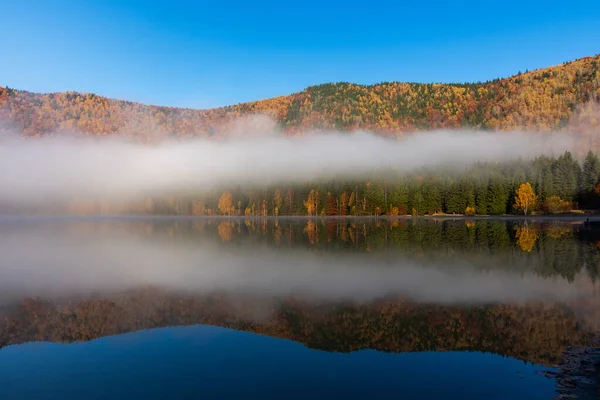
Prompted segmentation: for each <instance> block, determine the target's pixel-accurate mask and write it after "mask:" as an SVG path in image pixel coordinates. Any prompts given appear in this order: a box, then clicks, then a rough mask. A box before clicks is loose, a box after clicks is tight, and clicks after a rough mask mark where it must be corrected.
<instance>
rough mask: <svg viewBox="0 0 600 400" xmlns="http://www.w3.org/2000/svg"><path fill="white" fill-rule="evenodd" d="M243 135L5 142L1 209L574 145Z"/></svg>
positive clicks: (348, 174) (480, 136)
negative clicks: (153, 140) (132, 140)
mask: <svg viewBox="0 0 600 400" xmlns="http://www.w3.org/2000/svg"><path fill="white" fill-rule="evenodd" d="M236 129H237V130H236V131H235V132H234V133H235V134H232V135H231V136H230V137H226V138H218V139H217V138H209V139H200V138H198V139H192V140H187V141H165V142H161V143H157V144H153V145H140V144H133V143H128V142H125V141H123V140H120V139H118V138H105V137H103V138H73V137H69V138H67V137H61V136H53V137H48V138H39V139H24V138H15V137H8V138H7V137H5V138H2V139H1V140H0V187H1V188H2V190H0V202H2V203H3V204H7V203H8V204H11V203H12V204H24V203H39V202H43V203H47V202H49V201H64V200H71V199H73V198H78V197H88V198H94V199H98V198H102V199H108V200H110V199H118V200H122V199H129V198H132V199H136V198H142V197H144V196H152V195H158V196H160V195H171V194H174V193H180V192H188V193H189V192H194V193H199V192H204V191H207V190H211V189H214V188H217V187H223V186H225V187H232V186H234V187H235V186H238V185H264V184H268V183H271V184H273V183H282V182H283V183H285V184H294V183H303V182H306V181H311V180H317V179H329V178H339V179H342V178H352V177H359V176H360V175H364V174H367V173H369V172H372V171H374V170H379V169H393V170H395V171H406V172H408V171H410V170H412V169H414V168H419V167H433V166H436V165H446V166H447V165H453V166H455V167H456V168H460V167H464V166H467V165H470V164H472V163H473V162H476V161H509V160H512V159H515V158H517V157H522V158H529V157H534V156H537V155H540V154H551V153H553V154H556V153H558V152H562V151H564V150H566V149H570V148H571V147H572V141H571V139H570V138H569V136H568V135H565V134H554V135H548V134H546V135H541V134H532V133H525V132H504V133H489V132H472V131H434V132H423V133H418V134H415V135H411V136H407V137H406V138H402V139H399V140H396V139H395V138H394V139H390V138H384V137H381V136H377V135H374V134H370V133H368V132H357V133H340V132H326V133H315V132H312V133H311V132H306V133H305V134H303V135H298V136H284V135H282V134H281V133H279V132H277V131H276V130H275V129H271V128H269V129H266V128H265V131H262V132H257V131H256V128H252V124H249V125H248V127H247V132H248V135H244V134H242V133H243V132H244V126H243V125H242V126H238V127H237V128H236Z"/></svg>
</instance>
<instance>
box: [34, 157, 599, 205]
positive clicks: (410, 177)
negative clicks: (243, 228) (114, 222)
mask: <svg viewBox="0 0 600 400" xmlns="http://www.w3.org/2000/svg"><path fill="white" fill-rule="evenodd" d="M599 207H600V159H599V158H598V156H597V155H596V154H594V153H592V152H588V154H587V156H586V157H585V158H584V159H583V160H581V161H578V160H577V159H576V158H575V157H574V156H573V155H572V154H571V153H570V152H565V153H564V154H561V155H560V156H558V157H548V156H542V157H538V158H535V159H532V160H516V161H514V162H511V163H477V164H474V165H472V166H470V167H468V168H466V169H463V170H461V171H459V172H456V170H455V169H444V168H434V169H431V168H429V169H420V170H417V171H413V172H411V173H408V174H402V173H400V172H398V171H374V172H373V173H372V176H361V177H356V179H355V180H353V181H349V180H346V179H339V180H328V181H319V182H305V183H304V184H303V185H289V184H287V185H286V184H285V183H284V184H282V185H272V186H271V187H269V186H266V185H265V186H261V187H242V186H238V187H236V188H223V190H222V191H221V190H219V191H211V192H209V193H203V194H193V193H181V194H177V193H174V194H171V195H169V196H162V197H147V198H146V199H145V200H144V201H135V202H123V203H121V204H115V203H114V202H112V203H110V202H103V201H101V200H100V199H95V200H94V201H88V200H85V199H74V200H73V201H72V202H71V203H70V204H69V206H68V207H67V209H63V211H67V212H69V213H74V214H119V213H123V214H142V215H143V214H147V215H195V216H200V215H223V216H262V217H266V216H290V215H299V216H317V217H319V216H323V217H324V216H404V215H413V216H417V215H440V214H454V215H463V214H464V215H467V216H469V215H502V214H520V215H531V214H535V213H537V214H560V213H568V212H571V211H572V210H588V211H594V210H597V209H598V208H599ZM34 211H35V210H29V212H34ZM37 211H38V212H40V211H41V210H37ZM48 212H49V211H48Z"/></svg>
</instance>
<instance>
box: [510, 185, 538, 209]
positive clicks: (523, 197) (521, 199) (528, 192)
mask: <svg viewBox="0 0 600 400" xmlns="http://www.w3.org/2000/svg"><path fill="white" fill-rule="evenodd" d="M536 202H537V196H536V194H535V192H534V191H533V188H532V187H531V184H530V183H529V182H525V183H523V184H521V186H519V188H518V189H517V192H516V194H515V205H514V208H515V209H517V210H521V211H523V214H525V215H527V212H528V211H529V210H531V209H532V208H533V207H534V206H535V204H536Z"/></svg>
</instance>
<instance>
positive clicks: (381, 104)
mask: <svg viewBox="0 0 600 400" xmlns="http://www.w3.org/2000/svg"><path fill="white" fill-rule="evenodd" d="M593 101H600V55H597V56H595V57H586V58H582V59H579V60H576V61H572V62H568V63H564V64H562V65H558V66H554V67H549V68H545V69H540V70H537V71H533V72H528V73H525V74H519V75H516V76H513V77H510V78H506V79H497V80H494V81H491V82H486V83H475V84H456V85H454V84H418V83H397V82H392V83H381V84H376V85H370V86H364V85H356V84H351V83H337V84H324V85H318V86H312V87H309V88H307V89H305V90H303V91H302V92H299V93H296V94H292V95H289V96H281V97H276V98H272V99H267V100H261V101H256V102H251V103H244V104H238V105H233V106H228V107H222V108H215V109H210V110H193V109H181V108H172V107H158V106H150V105H143V104H139V103H133V102H129V101H122V100H113V99H108V98H105V97H101V96H97V95H94V94H80V93H75V92H66V93H53V94H35V93H30V92H25V91H19V90H13V89H8V88H2V87H0V129H4V130H6V129H11V130H16V131H18V132H22V133H23V134H25V135H29V136H41V135H44V134H47V133H51V132H57V131H82V132H84V133H86V134H94V135H110V134H127V135H131V136H133V137H135V138H136V139H138V140H145V139H149V138H153V137H156V136H161V137H162V136H178V137H191V136H207V135H215V134H216V135H219V134H223V133H224V132H226V131H227V129H228V128H227V127H228V126H230V125H229V123H230V122H231V121H234V120H235V119H237V118H239V117H240V116H243V115H246V114H251V113H262V114H267V115H271V116H272V117H274V118H275V120H276V121H277V122H278V123H279V124H280V126H281V127H282V128H283V129H284V130H285V131H287V132H290V133H293V132H296V131H299V130H304V129H332V128H335V129H342V130H353V129H369V130H373V131H375V132H377V133H380V134H390V133H392V132H393V133H400V132H413V131H417V130H423V129H435V128H459V127H473V128H483V129H494V130H510V129H515V128H527V129H531V130H542V131H547V130H555V129H560V128H562V127H564V126H566V125H567V124H568V123H571V124H573V122H575V125H574V126H577V125H579V128H581V126H583V125H585V127H586V128H587V129H589V126H590V124H592V125H593V124H600V122H599V118H597V117H596V111H595V110H594V109H593V108H592V107H587V108H586V106H584V105H585V104H587V103H590V102H593ZM574 113H576V114H574ZM574 115H576V118H573V117H574ZM582 118H583V119H584V120H585V124H582V123H581V119H582ZM577 121H579V123H578V122H577ZM572 126H573V125H572Z"/></svg>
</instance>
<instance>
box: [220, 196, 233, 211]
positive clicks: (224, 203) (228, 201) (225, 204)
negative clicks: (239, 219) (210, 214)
mask: <svg viewBox="0 0 600 400" xmlns="http://www.w3.org/2000/svg"><path fill="white" fill-rule="evenodd" d="M218 207H219V210H221V213H222V214H223V215H229V216H230V215H231V213H232V212H233V210H234V208H233V195H232V194H231V192H223V194H222V195H221V197H220V198H219V203H218Z"/></svg>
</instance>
